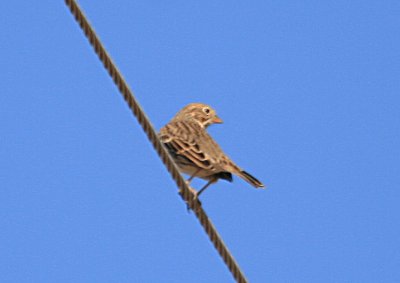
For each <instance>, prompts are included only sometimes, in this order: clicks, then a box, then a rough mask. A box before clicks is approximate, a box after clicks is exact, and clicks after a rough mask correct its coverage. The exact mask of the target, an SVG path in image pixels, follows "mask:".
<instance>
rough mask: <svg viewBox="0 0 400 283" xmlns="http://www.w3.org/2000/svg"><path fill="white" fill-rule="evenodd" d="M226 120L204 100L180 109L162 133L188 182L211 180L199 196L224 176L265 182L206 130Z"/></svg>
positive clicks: (252, 181)
mask: <svg viewBox="0 0 400 283" xmlns="http://www.w3.org/2000/svg"><path fill="white" fill-rule="evenodd" d="M220 123H222V120H221V119H220V118H219V117H218V116H217V114H216V112H215V110H214V109H212V108H211V107H210V106H208V105H206V104H202V103H192V104H189V105H187V106H186V107H184V108H183V109H182V110H181V111H179V112H178V113H177V114H176V115H175V117H174V118H173V119H172V120H171V121H170V122H169V123H168V124H167V125H165V126H164V127H163V128H162V129H161V130H160V133H159V137H160V138H161V141H162V142H163V144H164V145H165V147H166V148H167V149H168V151H169V153H170V154H171V156H172V158H173V159H174V160H175V163H176V164H177V165H178V167H179V169H180V171H181V172H183V173H185V174H188V175H189V176H190V178H189V179H188V183H190V181H191V180H192V179H193V178H194V177H198V178H202V179H205V180H208V183H207V184H206V185H205V186H204V187H203V188H202V189H201V190H199V191H198V192H197V194H196V197H198V196H199V195H200V194H201V193H202V192H203V191H204V190H205V189H206V188H207V187H208V186H209V185H211V184H213V183H215V182H217V181H218V179H224V180H227V181H229V182H232V174H235V175H237V176H239V177H240V178H242V179H243V180H245V181H246V182H248V183H249V184H251V185H252V186H254V187H255V188H262V187H264V185H263V184H262V183H261V182H260V181H259V180H257V179H256V178H254V177H253V176H251V175H250V174H249V173H247V172H246V171H244V170H242V169H241V168H240V167H238V166H237V165H236V164H235V163H234V162H233V161H232V160H231V159H230V158H229V157H228V156H226V155H225V153H224V152H223V151H222V149H221V148H220V147H219V145H218V144H217V143H216V142H215V141H214V140H213V139H212V138H211V136H210V135H209V134H208V133H207V131H206V129H207V127H208V126H210V125H212V124H220Z"/></svg>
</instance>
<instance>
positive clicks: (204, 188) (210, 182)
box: [196, 178, 218, 198]
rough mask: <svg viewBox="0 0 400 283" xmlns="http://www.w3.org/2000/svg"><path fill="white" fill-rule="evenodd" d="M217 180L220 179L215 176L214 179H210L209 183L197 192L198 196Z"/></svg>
mask: <svg viewBox="0 0 400 283" xmlns="http://www.w3.org/2000/svg"><path fill="white" fill-rule="evenodd" d="M217 180H218V178H214V179H211V180H210V181H208V183H207V184H206V185H205V186H204V187H202V188H201V189H200V190H199V191H198V192H197V194H196V198H198V197H199V196H200V194H201V193H202V192H204V191H205V190H206V189H207V188H208V187H209V186H210V185H211V184H213V183H215V182H217Z"/></svg>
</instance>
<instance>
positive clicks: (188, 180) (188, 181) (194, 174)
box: [186, 168, 201, 186]
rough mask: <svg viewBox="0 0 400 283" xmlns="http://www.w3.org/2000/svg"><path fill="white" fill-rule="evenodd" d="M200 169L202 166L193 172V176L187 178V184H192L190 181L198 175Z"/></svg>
mask: <svg viewBox="0 0 400 283" xmlns="http://www.w3.org/2000/svg"><path fill="white" fill-rule="evenodd" d="M200 170H201V168H198V169H197V170H196V171H195V172H194V173H193V174H192V176H190V178H189V179H187V180H186V184H187V185H188V186H190V182H191V181H192V180H193V178H194V177H196V175H197V173H199V172H200Z"/></svg>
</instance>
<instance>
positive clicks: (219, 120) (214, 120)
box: [212, 115, 224, 124]
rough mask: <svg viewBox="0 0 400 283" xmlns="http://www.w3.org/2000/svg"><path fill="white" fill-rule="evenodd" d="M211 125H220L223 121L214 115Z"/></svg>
mask: <svg viewBox="0 0 400 283" xmlns="http://www.w3.org/2000/svg"><path fill="white" fill-rule="evenodd" d="M212 121H213V123H215V124H222V123H223V122H224V121H222V119H221V118H220V117H218V116H217V115H215V117H214V119H213V120H212Z"/></svg>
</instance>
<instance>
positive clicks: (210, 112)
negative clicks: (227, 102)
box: [174, 103, 223, 128]
mask: <svg viewBox="0 0 400 283" xmlns="http://www.w3.org/2000/svg"><path fill="white" fill-rule="evenodd" d="M180 119H193V120H194V121H196V122H198V123H199V124H200V126H201V127H203V128H207V127H208V126H210V125H212V124H221V123H222V122H223V121H222V120H221V118H219V117H218V116H217V113H216V112H215V110H214V109H212V108H211V107H210V106H209V105H207V104H203V103H191V104H189V105H186V106H185V107H184V108H182V110H181V111H179V112H178V114H176V115H175V117H174V120H180Z"/></svg>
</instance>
